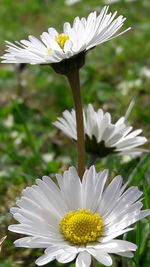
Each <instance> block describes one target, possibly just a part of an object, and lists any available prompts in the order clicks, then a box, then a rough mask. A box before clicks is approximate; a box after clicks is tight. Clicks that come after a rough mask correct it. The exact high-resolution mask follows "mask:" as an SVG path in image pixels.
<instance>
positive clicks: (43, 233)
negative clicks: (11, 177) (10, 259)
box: [9, 166, 150, 267]
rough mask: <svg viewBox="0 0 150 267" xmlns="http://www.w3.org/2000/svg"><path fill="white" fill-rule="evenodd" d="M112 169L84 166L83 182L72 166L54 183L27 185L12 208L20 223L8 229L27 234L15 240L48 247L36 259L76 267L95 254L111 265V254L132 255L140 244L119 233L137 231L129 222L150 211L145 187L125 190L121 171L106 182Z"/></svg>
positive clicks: (46, 179) (45, 180)
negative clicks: (145, 205) (145, 203)
mask: <svg viewBox="0 0 150 267" xmlns="http://www.w3.org/2000/svg"><path fill="white" fill-rule="evenodd" d="M107 176H108V172H107V170H104V171H102V172H98V173H97V172H96V170H95V167H94V166H92V167H91V168H90V169H89V170H86V171H85V173H84V176H83V180H82V182H81V181H80V178H79V176H78V174H77V172H76V169H75V168H74V167H71V168H69V170H68V171H65V172H64V174H63V175H60V174H57V175H56V179H57V182H58V185H56V184H55V183H54V182H53V181H52V180H51V179H50V178H49V177H47V176H45V177H43V179H42V180H40V179H37V180H36V185H33V186H32V187H27V188H26V189H25V190H23V192H22V195H23V196H22V197H21V199H20V200H17V206H18V207H15V208H12V209H11V213H12V214H13V216H14V218H15V219H16V220H17V221H19V224H15V225H11V226H9V230H10V231H13V232H16V233H20V234H24V235H27V237H23V238H20V239H18V240H16V241H15V242H14V243H15V245H16V246H17V247H25V248H44V249H45V251H44V254H43V255H42V256H41V257H39V258H38V259H37V260H36V264H37V265H39V266H42V265H44V264H47V263H49V262H51V261H53V260H55V259H56V260H57V261H58V262H60V263H68V262H71V261H73V260H75V264H76V267H81V266H85V267H88V266H90V264H91V257H94V258H95V259H96V260H97V261H99V262H100V263H102V264H104V265H106V266H111V265H112V258H111V254H117V255H120V256H125V257H129V258H130V257H133V251H135V250H136V248H137V246H136V245H135V244H133V243H131V242H128V241H125V240H121V239H118V238H117V237H118V236H120V235H122V234H124V233H127V232H128V231H131V230H133V228H131V227H130V225H131V224H133V223H135V222H136V221H138V220H141V219H142V218H144V217H146V216H148V215H149V214H150V210H141V208H142V203H141V199H140V197H141V196H142V192H140V191H139V190H138V188H137V187H130V188H128V189H126V187H127V183H126V184H124V185H122V178H121V176H116V177H115V178H114V179H113V180H112V181H111V183H110V184H109V185H107V186H106V181H107Z"/></svg>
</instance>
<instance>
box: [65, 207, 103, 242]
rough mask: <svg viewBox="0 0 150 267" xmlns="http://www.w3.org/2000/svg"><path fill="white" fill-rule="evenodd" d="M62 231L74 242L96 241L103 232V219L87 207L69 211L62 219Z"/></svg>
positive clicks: (67, 238) (66, 237)
mask: <svg viewBox="0 0 150 267" xmlns="http://www.w3.org/2000/svg"><path fill="white" fill-rule="evenodd" d="M60 232H61V233H62V234H63V235H64V236H65V239H66V240H68V241H69V242H71V243H73V244H77V245H83V244H87V243H89V242H94V241H96V240H97V238H98V237H100V235H101V233H102V219H101V217H100V215H99V214H98V213H95V214H93V213H91V212H90V210H86V209H78V210H76V211H69V212H67V213H66V215H65V216H64V218H63V219H61V221H60Z"/></svg>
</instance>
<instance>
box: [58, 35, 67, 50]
mask: <svg viewBox="0 0 150 267" xmlns="http://www.w3.org/2000/svg"><path fill="white" fill-rule="evenodd" d="M68 39H69V36H68V35H67V34H64V33H61V34H58V35H57V36H56V37H55V41H56V42H57V43H58V44H59V46H60V47H61V49H62V50H64V45H65V42H66V41H67V40H68Z"/></svg>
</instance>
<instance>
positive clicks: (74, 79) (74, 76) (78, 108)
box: [67, 69, 85, 180]
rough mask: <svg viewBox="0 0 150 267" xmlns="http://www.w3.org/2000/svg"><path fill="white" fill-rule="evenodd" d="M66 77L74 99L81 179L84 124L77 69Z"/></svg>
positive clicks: (81, 174)
mask: <svg viewBox="0 0 150 267" xmlns="http://www.w3.org/2000/svg"><path fill="white" fill-rule="evenodd" d="M67 78H68V81H69V84H70V86H71V90H72V96H73V101H74V107H75V113H76V125H77V154H78V174H79V177H80V179H81V180H82V177H83V174H84V169H85V163H84V162H85V160H84V153H85V152H84V126H83V110H82V101H81V92H80V78H79V70H78V69H77V70H75V71H73V72H70V73H68V74H67Z"/></svg>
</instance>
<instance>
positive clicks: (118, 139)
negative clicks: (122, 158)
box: [53, 104, 148, 157]
mask: <svg viewBox="0 0 150 267" xmlns="http://www.w3.org/2000/svg"><path fill="white" fill-rule="evenodd" d="M83 118H84V132H85V148H86V151H87V153H89V154H95V155H97V156H99V157H105V156H107V155H109V154H112V153H118V154H120V155H140V154H141V153H142V152H148V150H146V149H143V148H139V146H141V145H143V144H144V143H145V142H146V141H147V139H146V138H145V137H143V136H139V134H140V133H141V132H142V130H141V129H138V130H133V127H132V126H127V125H126V121H125V119H126V118H125V117H121V118H120V119H119V120H118V121H117V122H116V123H114V124H113V123H112V122H111V114H110V113H108V112H104V111H103V110H102V109H98V110H97V111H95V110H94V108H93V106H92V105H91V104H89V105H88V107H87V109H84V110H83ZM53 124H54V125H55V126H56V127H57V128H59V129H60V130H62V131H63V132H64V133H65V134H66V135H67V136H69V137H70V138H72V139H73V140H75V141H76V140H77V135H76V120H75V111H74V109H72V111H71V112H69V111H68V110H65V111H64V112H63V117H58V118H57V121H56V122H54V123H53Z"/></svg>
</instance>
